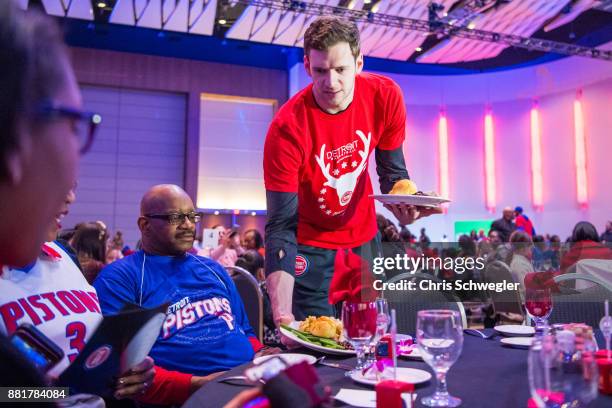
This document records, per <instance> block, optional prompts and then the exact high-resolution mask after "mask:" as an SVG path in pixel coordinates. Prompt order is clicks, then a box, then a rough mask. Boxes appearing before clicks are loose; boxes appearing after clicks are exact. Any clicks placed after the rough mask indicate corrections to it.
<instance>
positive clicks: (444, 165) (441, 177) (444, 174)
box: [438, 110, 450, 198]
mask: <svg viewBox="0 0 612 408" xmlns="http://www.w3.org/2000/svg"><path fill="white" fill-rule="evenodd" d="M438 166H439V167H438V189H439V191H440V195H441V196H442V197H446V198H449V196H450V188H449V180H448V176H449V174H448V122H447V120H446V112H444V110H441V111H440V120H439V123H438Z"/></svg>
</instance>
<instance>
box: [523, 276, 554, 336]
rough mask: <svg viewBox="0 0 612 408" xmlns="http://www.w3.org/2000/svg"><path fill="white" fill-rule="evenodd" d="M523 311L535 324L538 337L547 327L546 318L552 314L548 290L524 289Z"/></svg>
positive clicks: (537, 288) (538, 288)
mask: <svg viewBox="0 0 612 408" xmlns="http://www.w3.org/2000/svg"><path fill="white" fill-rule="evenodd" d="M525 309H527V313H529V316H531V318H532V319H533V321H534V322H535V331H536V333H537V335H538V336H541V335H542V333H543V332H544V327H546V326H548V316H550V313H551V312H552V291H551V290H550V288H541V287H536V288H534V287H529V286H527V287H526V288H525Z"/></svg>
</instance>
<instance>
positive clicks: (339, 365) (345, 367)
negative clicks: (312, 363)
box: [319, 361, 354, 371]
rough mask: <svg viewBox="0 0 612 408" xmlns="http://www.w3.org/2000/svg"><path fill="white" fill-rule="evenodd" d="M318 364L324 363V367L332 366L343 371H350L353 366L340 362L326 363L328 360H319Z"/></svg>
mask: <svg viewBox="0 0 612 408" xmlns="http://www.w3.org/2000/svg"><path fill="white" fill-rule="evenodd" d="M319 364H321V365H324V366H326V367H332V368H339V369H340V370H344V371H351V370H352V369H353V368H354V367H351V366H349V365H347V364H341V363H328V362H324V361H320V362H319Z"/></svg>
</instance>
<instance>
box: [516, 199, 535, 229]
mask: <svg viewBox="0 0 612 408" xmlns="http://www.w3.org/2000/svg"><path fill="white" fill-rule="evenodd" d="M514 225H515V226H516V229H517V230H519V231H525V232H526V233H527V235H529V236H530V237H533V236H534V235H535V228H534V227H533V223H532V222H531V220H530V219H529V217H527V215H525V213H523V207H520V206H519V207H516V208H515V209H514Z"/></svg>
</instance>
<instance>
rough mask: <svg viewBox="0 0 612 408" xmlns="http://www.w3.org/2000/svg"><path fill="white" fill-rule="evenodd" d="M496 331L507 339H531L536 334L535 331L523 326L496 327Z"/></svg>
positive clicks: (503, 325) (506, 325)
mask: <svg viewBox="0 0 612 408" xmlns="http://www.w3.org/2000/svg"><path fill="white" fill-rule="evenodd" d="M494 329H495V331H497V332H498V333H500V334H501V335H502V336H507V337H529V336H533V335H534V334H535V329H534V328H533V327H531V326H523V325H522V324H502V325H499V326H495V327H494Z"/></svg>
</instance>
